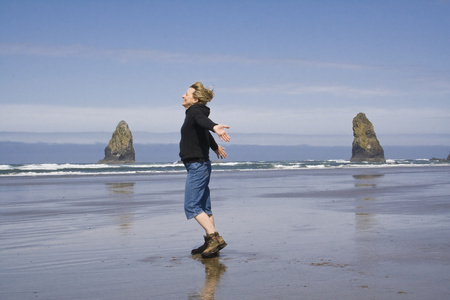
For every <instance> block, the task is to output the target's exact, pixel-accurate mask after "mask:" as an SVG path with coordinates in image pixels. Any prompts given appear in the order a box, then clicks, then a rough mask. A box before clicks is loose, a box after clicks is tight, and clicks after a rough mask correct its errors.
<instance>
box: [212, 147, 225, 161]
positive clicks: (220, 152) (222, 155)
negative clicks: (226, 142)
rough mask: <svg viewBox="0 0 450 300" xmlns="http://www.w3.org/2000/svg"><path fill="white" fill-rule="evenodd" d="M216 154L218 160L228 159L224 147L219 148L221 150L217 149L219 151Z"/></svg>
mask: <svg viewBox="0 0 450 300" xmlns="http://www.w3.org/2000/svg"><path fill="white" fill-rule="evenodd" d="M214 152H216V154H217V158H219V159H224V158H227V153H226V152H225V148H224V147H222V146H219V148H217V150H216V151H214Z"/></svg>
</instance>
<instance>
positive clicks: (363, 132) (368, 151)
mask: <svg viewBox="0 0 450 300" xmlns="http://www.w3.org/2000/svg"><path fill="white" fill-rule="evenodd" d="M353 136H354V139H353V145H352V158H351V159H350V161H351V162H376V163H384V162H386V159H385V158H384V150H383V148H382V147H381V145H380V143H379V142H378V139H377V136H376V134H375V131H374V129H373V125H372V123H371V122H370V121H369V120H368V119H367V117H366V115H365V114H364V113H359V114H357V115H356V117H355V118H353Z"/></svg>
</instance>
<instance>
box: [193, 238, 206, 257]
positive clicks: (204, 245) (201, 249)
mask: <svg viewBox="0 0 450 300" xmlns="http://www.w3.org/2000/svg"><path fill="white" fill-rule="evenodd" d="M203 238H204V239H205V243H204V244H203V245H201V246H200V247H198V248H196V249H192V251H191V254H192V255H194V254H201V253H202V252H203V251H205V249H206V247H207V246H208V239H209V238H208V237H207V236H206V235H204V236H203Z"/></svg>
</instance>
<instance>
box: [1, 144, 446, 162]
mask: <svg viewBox="0 0 450 300" xmlns="http://www.w3.org/2000/svg"><path fill="white" fill-rule="evenodd" d="M134 147H135V150H136V162H138V163H139V162H174V161H177V160H179V157H178V144H176V143H170V144H138V143H136V144H134ZM104 148H105V144H103V143H95V144H56V143H23V142H0V164H24V163H31V164H37V163H95V162H97V161H98V157H99V156H101V155H102V154H103V151H104ZM226 149H227V152H228V154H229V159H228V161H296V160H329V159H342V160H349V159H350V157H351V145H349V146H309V145H296V146H262V145H234V144H229V145H226ZM449 149H450V145H434V146H384V150H385V154H386V158H387V159H431V158H433V157H439V158H441V157H442V158H443V157H446V156H447V155H448V151H449ZM211 159H212V160H214V159H215V156H214V154H213V153H211Z"/></svg>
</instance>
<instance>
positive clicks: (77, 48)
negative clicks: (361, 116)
mask: <svg viewBox="0 0 450 300" xmlns="http://www.w3.org/2000/svg"><path fill="white" fill-rule="evenodd" d="M0 55H4V56H6V55H26V56H44V57H85V58H99V57H100V58H108V59H112V60H116V61H119V62H121V63H126V62H133V61H157V62H166V63H209V64H224V63H235V64H285V65H290V66H293V65H294V66H295V65H298V66H304V67H313V68H333V69H345V70H359V69H364V68H372V67H369V66H366V65H363V64H352V63H340V62H326V61H310V60H302V59H277V58H267V57H249V56H240V55H228V54H220V53H219V54H205V53H187V52H170V51H164V50H155V49H113V48H95V47H87V46H83V45H70V46H57V45H51V46H49V45H35V44H29V45H28V44H5V43H4V44H0Z"/></svg>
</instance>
